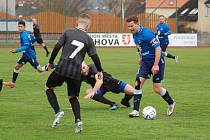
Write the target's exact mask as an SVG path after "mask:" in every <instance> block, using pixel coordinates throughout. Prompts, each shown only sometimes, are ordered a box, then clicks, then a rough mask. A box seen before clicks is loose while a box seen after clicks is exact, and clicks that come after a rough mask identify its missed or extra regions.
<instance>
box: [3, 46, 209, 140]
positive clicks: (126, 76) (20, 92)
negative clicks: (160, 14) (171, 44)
mask: <svg viewBox="0 0 210 140" xmlns="http://www.w3.org/2000/svg"><path fill="white" fill-rule="evenodd" d="M168 51H169V52H171V53H174V54H177V55H179V63H178V64H174V61H173V60H170V59H166V70H165V82H164V87H165V88H166V89H168V91H169V92H170V94H171V96H172V97H173V98H174V99H175V100H176V102H177V106H176V108H175V113H174V114H173V116H171V117H167V116H166V115H165V114H166V109H167V104H166V103H165V102H164V101H163V100H162V98H161V97H160V96H158V95H156V94H154V93H153V91H152V82H151V80H148V81H147V82H146V84H145V85H144V88H143V98H142V102H141V107H140V108H141V110H142V109H143V107H145V106H148V105H152V106H154V107H155V108H156V110H157V117H156V118H155V120H152V121H147V120H144V119H143V117H140V118H133V119H131V118H129V117H128V113H129V112H130V111H131V109H127V108H125V107H123V106H120V108H119V109H118V110H116V111H109V110H108V106H107V105H104V104H100V103H97V102H95V101H92V100H85V99H84V98H83V97H84V92H85V89H86V88H88V87H89V85H86V84H83V85H82V88H81V93H80V103H81V115H82V121H83V123H84V131H83V132H82V133H81V134H74V117H73V113H72V111H71V110H69V109H68V108H69V107H70V104H69V102H68V99H67V93H66V86H65V85H64V86H63V87H60V88H57V89H56V93H57V97H58V101H59V102H60V106H61V108H62V109H63V111H64V112H65V116H64V117H63V118H62V120H61V124H60V125H59V127H57V128H55V129H52V128H51V123H52V121H53V118H54V112H53V110H52V109H51V107H50V105H49V104H48V101H47V97H46V95H45V92H44V85H45V81H46V79H47V77H48V75H49V72H46V73H42V74H40V73H38V72H36V71H35V70H34V69H33V68H32V67H31V66H30V64H27V65H25V66H24V67H23V68H22V69H21V72H20V74H19V77H18V79H17V84H16V88H14V89H10V88H7V87H4V88H3V90H2V92H1V95H0V140H77V139H78V140H93V139H95V140H156V139H158V140H208V139H210V133H209V132H210V110H209V107H210V72H209V71H210V59H209V56H210V55H209V54H210V48H201V49H199V48H197V49H194V48H188V49H187V48H182V49H178V48H173V49H168ZM98 53H99V56H100V58H101V61H102V65H103V68H104V69H105V70H106V71H107V72H109V73H111V74H112V75H113V77H115V78H117V79H120V80H123V81H125V82H127V83H129V84H131V85H133V84H134V80H135V74H136V71H137V68H138V61H137V56H138V54H137V53H136V49H135V48H131V49H120V48H115V49H109V48H99V49H98ZM37 55H38V60H39V62H40V63H41V65H44V64H46V63H47V62H48V58H46V57H45V53H44V50H43V49H37ZM20 56H21V54H12V53H10V52H9V49H3V48H0V78H3V79H4V80H5V81H10V80H11V76H12V71H13V68H14V65H15V63H16V62H17V60H18V58H19V57H20ZM57 58H59V57H57ZM86 61H87V62H88V63H89V62H91V60H90V59H89V58H88V57H86ZM105 96H106V97H108V98H109V99H112V100H114V101H116V102H117V103H120V100H121V98H122V97H123V96H124V95H123V94H119V95H116V94H111V93H107V94H106V95H105Z"/></svg>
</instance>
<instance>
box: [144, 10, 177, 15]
mask: <svg viewBox="0 0 210 140" xmlns="http://www.w3.org/2000/svg"><path fill="white" fill-rule="evenodd" d="M154 10H155V8H146V13H152V12H153V11H154ZM174 12H176V8H161V9H157V10H156V11H155V12H154V13H155V14H159V15H164V16H165V17H169V16H171V15H172V14H173V13H174Z"/></svg>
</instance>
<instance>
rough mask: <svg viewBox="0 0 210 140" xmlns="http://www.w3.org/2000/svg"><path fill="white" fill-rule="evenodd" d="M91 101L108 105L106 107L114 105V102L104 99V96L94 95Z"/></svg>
mask: <svg viewBox="0 0 210 140" xmlns="http://www.w3.org/2000/svg"><path fill="white" fill-rule="evenodd" d="M92 99H93V100H95V101H98V102H100V103H104V104H108V105H111V106H112V105H114V104H116V103H115V102H113V101H110V100H108V99H106V98H105V97H104V96H100V95H98V94H95V95H94V96H93V98H92Z"/></svg>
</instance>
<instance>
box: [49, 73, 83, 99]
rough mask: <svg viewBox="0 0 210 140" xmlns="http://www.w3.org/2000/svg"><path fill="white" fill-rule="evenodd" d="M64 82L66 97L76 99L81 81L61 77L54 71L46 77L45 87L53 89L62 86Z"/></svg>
mask: <svg viewBox="0 0 210 140" xmlns="http://www.w3.org/2000/svg"><path fill="white" fill-rule="evenodd" d="M64 82H65V83H66V84H67V90H68V96H77V97H78V96H79V92H80V87H81V81H80V80H75V79H71V78H68V77H64V76H61V75H59V74H57V73H56V72H55V71H53V72H52V73H51V74H50V76H49V77H48V80H47V83H46V86H47V87H48V88H54V87H57V86H62V84H63V83H64Z"/></svg>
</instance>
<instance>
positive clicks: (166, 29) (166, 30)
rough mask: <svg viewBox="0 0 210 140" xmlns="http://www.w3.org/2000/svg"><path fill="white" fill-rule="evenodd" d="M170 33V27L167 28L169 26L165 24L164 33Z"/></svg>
mask: <svg viewBox="0 0 210 140" xmlns="http://www.w3.org/2000/svg"><path fill="white" fill-rule="evenodd" d="M170 34H171V29H170V28H169V26H168V25H167V24H165V33H164V35H165V36H167V35H170Z"/></svg>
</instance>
